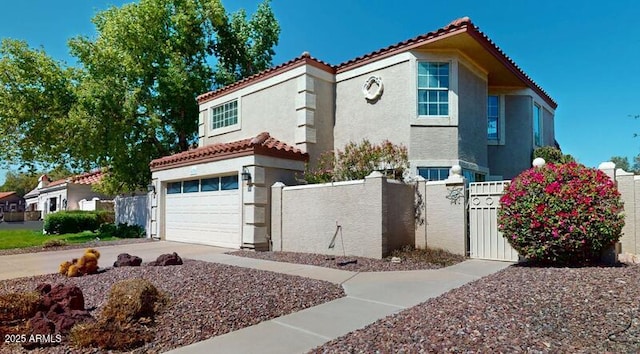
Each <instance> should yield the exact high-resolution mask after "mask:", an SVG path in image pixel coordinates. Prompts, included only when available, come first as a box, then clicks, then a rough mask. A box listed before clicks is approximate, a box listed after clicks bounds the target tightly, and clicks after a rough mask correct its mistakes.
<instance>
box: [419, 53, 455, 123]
mask: <svg viewBox="0 0 640 354" xmlns="http://www.w3.org/2000/svg"><path fill="white" fill-rule="evenodd" d="M422 63H428V64H446V65H447V81H448V82H447V87H446V88H444V87H420V80H419V78H420V64H422ZM451 67H452V64H451V61H449V60H418V61H417V62H416V69H417V70H416V113H417V115H418V117H420V118H425V119H431V118H442V117H449V116H450V115H451V113H450V112H451V98H450V96H451V76H452V75H451V72H452V70H451ZM420 90H426V91H427V92H432V91H434V92H438V93H439V92H447V102H446V103H447V114H420ZM436 104H440V103H439V101H438V103H436Z"/></svg>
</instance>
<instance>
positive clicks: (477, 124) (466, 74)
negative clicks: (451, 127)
mask: <svg viewBox="0 0 640 354" xmlns="http://www.w3.org/2000/svg"><path fill="white" fill-rule="evenodd" d="M458 81H459V82H458V97H459V98H458V124H459V127H458V134H459V136H458V146H459V151H458V152H459V159H460V160H464V161H467V162H470V163H475V164H477V165H479V166H484V167H487V166H488V158H487V82H486V81H485V80H484V79H483V78H481V77H478V76H477V75H475V74H474V73H473V72H472V71H471V70H469V69H468V68H467V67H466V66H465V65H462V64H461V65H458Z"/></svg>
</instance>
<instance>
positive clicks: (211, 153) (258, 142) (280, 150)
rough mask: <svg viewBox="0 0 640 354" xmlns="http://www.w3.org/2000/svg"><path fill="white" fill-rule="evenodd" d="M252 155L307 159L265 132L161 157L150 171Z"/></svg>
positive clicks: (296, 150) (298, 150)
mask: <svg viewBox="0 0 640 354" xmlns="http://www.w3.org/2000/svg"><path fill="white" fill-rule="evenodd" d="M253 154H258V155H266V156H273V157H281V158H286V159H290V160H299V161H307V160H308V159H309V155H308V154H307V153H304V152H302V151H301V150H300V149H298V148H295V147H293V146H291V145H287V144H286V143H283V142H282V141H280V140H277V139H275V138H273V137H271V136H270V135H269V133H267V132H262V133H260V134H258V135H257V136H255V137H252V138H247V139H242V140H238V141H234V142H230V143H217V144H211V145H206V146H203V147H199V148H196V149H193V150H188V151H184V152H181V153H177V154H174V155H171V156H165V157H161V158H159V159H155V160H153V161H151V163H150V166H151V170H152V171H158V170H164V169H169V168H174V167H180V166H189V165H195V164H200V163H205V162H211V161H217V160H225V159H229V158H234V157H240V156H248V155H253Z"/></svg>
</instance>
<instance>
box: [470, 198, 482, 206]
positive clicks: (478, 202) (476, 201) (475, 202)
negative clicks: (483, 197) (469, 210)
mask: <svg viewBox="0 0 640 354" xmlns="http://www.w3.org/2000/svg"><path fill="white" fill-rule="evenodd" d="M471 203H473V205H478V204H480V198H478V197H475V198H473V199H471Z"/></svg>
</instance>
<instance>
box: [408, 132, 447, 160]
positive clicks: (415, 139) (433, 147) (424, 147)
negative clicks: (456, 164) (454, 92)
mask: <svg viewBox="0 0 640 354" xmlns="http://www.w3.org/2000/svg"><path fill="white" fill-rule="evenodd" d="M457 158H458V127H423V126H413V127H411V144H410V145H409V160H455V159H457Z"/></svg>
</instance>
